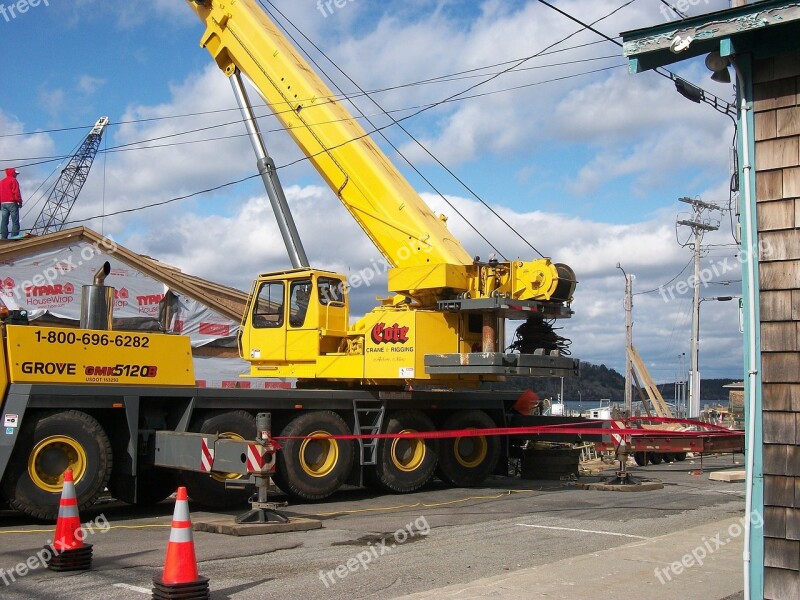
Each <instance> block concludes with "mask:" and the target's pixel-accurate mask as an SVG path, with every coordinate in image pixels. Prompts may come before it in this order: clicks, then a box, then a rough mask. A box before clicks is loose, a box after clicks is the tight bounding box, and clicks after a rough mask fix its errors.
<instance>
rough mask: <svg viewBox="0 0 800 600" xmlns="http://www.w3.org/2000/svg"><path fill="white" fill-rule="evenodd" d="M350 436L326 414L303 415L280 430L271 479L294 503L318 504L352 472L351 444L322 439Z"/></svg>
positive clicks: (334, 416)
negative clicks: (279, 444)
mask: <svg viewBox="0 0 800 600" xmlns="http://www.w3.org/2000/svg"><path fill="white" fill-rule="evenodd" d="M332 435H333V436H337V435H352V432H351V431H350V428H349V427H348V426H347V423H345V422H344V420H343V419H342V418H341V417H340V416H339V415H337V414H336V413H335V412H331V411H328V410H320V411H312V412H307V413H304V414H302V415H300V416H298V417H295V418H294V419H292V420H291V421H290V422H289V424H288V425H287V426H286V427H284V429H283V431H282V432H281V437H287V438H297V439H287V440H281V441H280V443H281V449H280V451H279V452H278V457H277V465H276V471H275V474H274V475H273V477H272V479H273V481H274V482H275V485H277V486H278V487H279V488H280V489H281V490H283V491H284V492H285V493H286V494H287V495H288V496H290V497H292V498H293V499H295V500H321V499H322V498H327V497H328V496H330V495H331V494H333V493H334V492H335V491H336V490H338V489H339V488H340V487H342V485H343V484H344V482H345V481H347V478H348V477H349V476H350V471H351V470H352V469H353V460H354V458H355V450H354V447H353V442H352V441H351V440H347V441H344V440H334V439H330V438H327V437H325V436H332ZM320 438H321V439H320Z"/></svg>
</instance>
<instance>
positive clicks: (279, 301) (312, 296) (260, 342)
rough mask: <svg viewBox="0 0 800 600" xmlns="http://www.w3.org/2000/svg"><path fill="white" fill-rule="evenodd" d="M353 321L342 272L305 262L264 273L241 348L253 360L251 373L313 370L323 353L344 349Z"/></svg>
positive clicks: (296, 374) (278, 374) (281, 374)
mask: <svg viewBox="0 0 800 600" xmlns="http://www.w3.org/2000/svg"><path fill="white" fill-rule="evenodd" d="M348 322H349V307H348V303H347V293H346V285H345V279H344V277H343V276H342V275H338V274H336V273H331V272H327V271H319V270H315V269H306V268H302V269H293V270H290V271H282V272H279V273H270V274H265V275H261V276H259V278H258V279H257V280H256V282H255V284H254V285H253V289H252V291H251V294H250V300H249V302H248V306H247V312H246V313H245V315H244V320H243V324H242V328H241V330H240V333H239V345H240V349H239V350H240V354H241V356H242V358H244V359H245V360H249V361H250V362H251V364H252V365H253V372H252V373H251V375H258V376H260V377H269V376H270V375H272V376H275V377H286V376H293V377H304V376H308V375H310V374H311V371H309V370H308V369H312V368H313V365H314V363H315V359H316V358H317V357H318V356H320V355H326V354H331V353H336V352H337V351H338V350H339V347H340V345H341V342H342V340H343V339H345V338H346V337H347V327H348ZM306 363H307V364H306ZM289 365H294V367H290V366H289Z"/></svg>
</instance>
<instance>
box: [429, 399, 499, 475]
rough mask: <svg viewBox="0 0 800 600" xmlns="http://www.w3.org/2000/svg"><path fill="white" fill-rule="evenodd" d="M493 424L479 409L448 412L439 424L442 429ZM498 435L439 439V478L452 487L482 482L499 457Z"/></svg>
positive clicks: (448, 429) (486, 427)
mask: <svg viewBox="0 0 800 600" xmlns="http://www.w3.org/2000/svg"><path fill="white" fill-rule="evenodd" d="M493 427H497V424H496V423H495V422H494V421H493V420H492V418H491V417H490V416H489V415H487V414H486V413H485V412H483V411H482V410H464V411H461V412H457V413H455V414H452V415H450V416H449V417H448V418H447V419H445V421H444V423H443V424H442V429H444V430H445V431H452V430H459V429H490V428H493ZM500 453H501V445H500V438H499V437H498V436H496V435H490V436H476V437H463V438H448V439H444V440H441V441H440V442H439V467H438V469H437V474H438V475H439V477H440V478H441V479H442V480H443V481H445V482H446V483H449V484H450V485H453V486H456V487H470V486H474V485H478V484H480V483H481V482H483V481H484V480H485V479H486V478H487V477H488V476H489V475H491V474H492V473H493V472H494V469H495V467H496V466H497V461H498V460H499V459H500Z"/></svg>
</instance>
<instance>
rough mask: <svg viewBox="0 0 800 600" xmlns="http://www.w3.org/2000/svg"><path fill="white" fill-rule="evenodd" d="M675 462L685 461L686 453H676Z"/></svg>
mask: <svg viewBox="0 0 800 600" xmlns="http://www.w3.org/2000/svg"><path fill="white" fill-rule="evenodd" d="M675 460H677V461H678V462H683V461H685V460H686V452H676V453H675Z"/></svg>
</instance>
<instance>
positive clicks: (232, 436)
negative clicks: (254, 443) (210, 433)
mask: <svg viewBox="0 0 800 600" xmlns="http://www.w3.org/2000/svg"><path fill="white" fill-rule="evenodd" d="M219 437H221V438H225V439H228V440H239V441H240V442H241V441H242V440H244V438H243V437H242V436H240V435H239V434H238V433H233V432H232V431H227V432H225V433H220V434H219ZM242 477H244V475H242V474H241V473H211V479H213V480H214V481H219V482H220V483H225V480H226V479H241V478H242Z"/></svg>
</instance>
